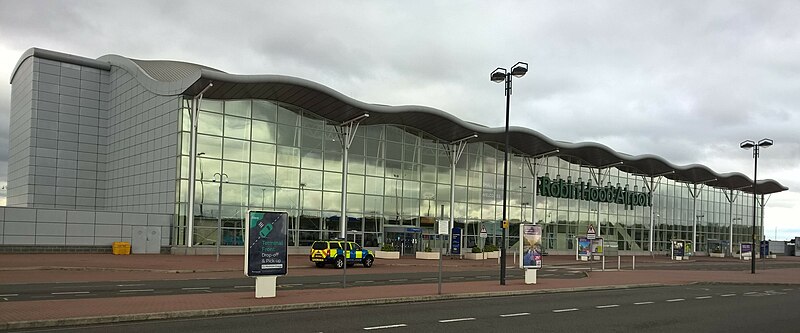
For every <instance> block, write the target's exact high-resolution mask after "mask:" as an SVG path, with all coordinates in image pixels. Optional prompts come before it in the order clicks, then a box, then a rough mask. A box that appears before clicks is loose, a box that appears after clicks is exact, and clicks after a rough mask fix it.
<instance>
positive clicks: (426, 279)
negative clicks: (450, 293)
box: [420, 278, 439, 281]
mask: <svg viewBox="0 0 800 333" xmlns="http://www.w3.org/2000/svg"><path fill="white" fill-rule="evenodd" d="M438 279H439V278H422V279H420V280H421V281H431V280H438Z"/></svg>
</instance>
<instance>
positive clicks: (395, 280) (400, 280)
mask: <svg viewBox="0 0 800 333" xmlns="http://www.w3.org/2000/svg"><path fill="white" fill-rule="evenodd" d="M403 281H408V279H394V280H389V282H403Z"/></svg>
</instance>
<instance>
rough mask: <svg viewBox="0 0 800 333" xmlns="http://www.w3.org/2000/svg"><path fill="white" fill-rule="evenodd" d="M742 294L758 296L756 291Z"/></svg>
mask: <svg viewBox="0 0 800 333" xmlns="http://www.w3.org/2000/svg"><path fill="white" fill-rule="evenodd" d="M744 294H745V295H755V294H758V292H757V291H748V292H746V293H744Z"/></svg>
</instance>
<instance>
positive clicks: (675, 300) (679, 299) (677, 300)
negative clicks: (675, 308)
mask: <svg viewBox="0 0 800 333" xmlns="http://www.w3.org/2000/svg"><path fill="white" fill-rule="evenodd" d="M685 300H686V299H684V298H673V299H668V300H667V302H680V301H685Z"/></svg>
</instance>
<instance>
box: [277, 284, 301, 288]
mask: <svg viewBox="0 0 800 333" xmlns="http://www.w3.org/2000/svg"><path fill="white" fill-rule="evenodd" d="M302 285H303V284H302V283H287V284H281V285H278V286H279V287H283V288H291V287H299V286H302Z"/></svg>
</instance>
